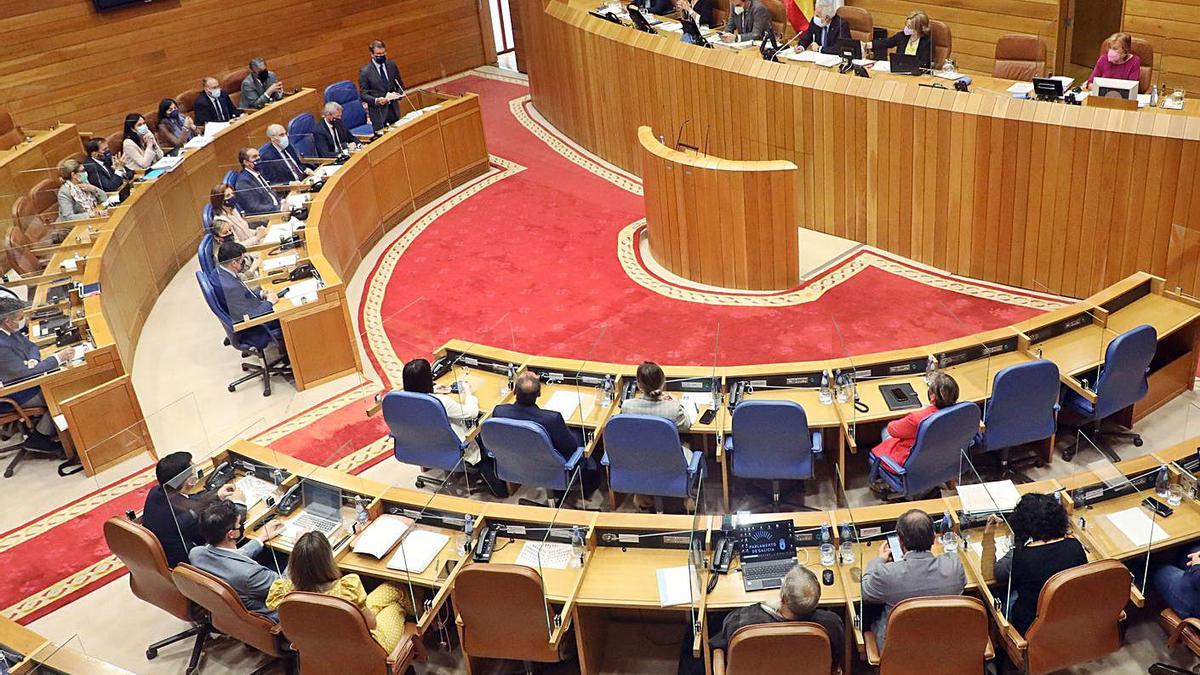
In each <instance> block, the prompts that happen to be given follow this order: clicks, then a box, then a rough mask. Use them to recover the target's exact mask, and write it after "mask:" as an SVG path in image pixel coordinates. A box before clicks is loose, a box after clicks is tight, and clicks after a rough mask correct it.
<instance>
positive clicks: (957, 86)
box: [954, 75, 971, 92]
mask: <svg viewBox="0 0 1200 675" xmlns="http://www.w3.org/2000/svg"><path fill="white" fill-rule="evenodd" d="M970 86H971V76H970V75H963V76H962V77H960V78H958V79H957V80H955V81H954V90H955V91H966V92H969V91H970V89H968V87H970Z"/></svg>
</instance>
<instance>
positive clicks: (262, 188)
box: [233, 148, 284, 215]
mask: <svg viewBox="0 0 1200 675" xmlns="http://www.w3.org/2000/svg"><path fill="white" fill-rule="evenodd" d="M258 162H259V154H258V148H242V149H241V150H239V151H238V163H239V164H241V165H242V170H241V171H239V172H238V174H237V178H236V179H235V180H234V182H233V189H234V190H236V191H237V197H236V199H237V205H238V207H240V208H241V209H242V213H245V214H246V215H251V214H259V213H278V212H280V211H281V210H283V207H284V201H283V199H282V198H281V197H280V196H279V195H277V194H275V191H274V190H272V189H271V183H270V181H268V180H267V179H266V177H264V176H263V175H262V174H261V173H259V171H258Z"/></svg>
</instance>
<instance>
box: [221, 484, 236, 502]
mask: <svg viewBox="0 0 1200 675" xmlns="http://www.w3.org/2000/svg"><path fill="white" fill-rule="evenodd" d="M237 496H239V492H238V489H237V486H236V485H234V484H233V483H226V484H224V485H222V486H221V487H219V488H217V497H218V498H219V499H221V501H228V500H230V499H233V498H234V497H237Z"/></svg>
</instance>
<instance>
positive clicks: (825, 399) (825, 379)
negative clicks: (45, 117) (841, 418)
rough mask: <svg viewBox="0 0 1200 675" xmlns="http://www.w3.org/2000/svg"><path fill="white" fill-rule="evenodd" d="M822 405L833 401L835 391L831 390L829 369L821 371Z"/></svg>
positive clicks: (820, 396)
mask: <svg viewBox="0 0 1200 675" xmlns="http://www.w3.org/2000/svg"><path fill="white" fill-rule="evenodd" d="M819 398H820V401H821V405H829V404H830V403H833V392H831V391H830V390H829V371H828V370H826V371H824V372H822V373H821V391H820V395H819Z"/></svg>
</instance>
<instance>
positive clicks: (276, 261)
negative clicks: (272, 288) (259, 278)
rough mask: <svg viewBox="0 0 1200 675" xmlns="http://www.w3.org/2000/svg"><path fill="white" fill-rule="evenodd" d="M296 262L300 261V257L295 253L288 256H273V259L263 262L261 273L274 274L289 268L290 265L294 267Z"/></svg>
mask: <svg viewBox="0 0 1200 675" xmlns="http://www.w3.org/2000/svg"><path fill="white" fill-rule="evenodd" d="M298 260H300V257H299V256H297V255H296V254H295V253H292V254H289V255H279V256H275V257H274V258H267V259H266V260H263V262H262V268H263V271H266V272H274V271H275V270H281V269H284V268H286V267H291V266H292V265H295V264H296V262H297V261H298Z"/></svg>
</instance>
